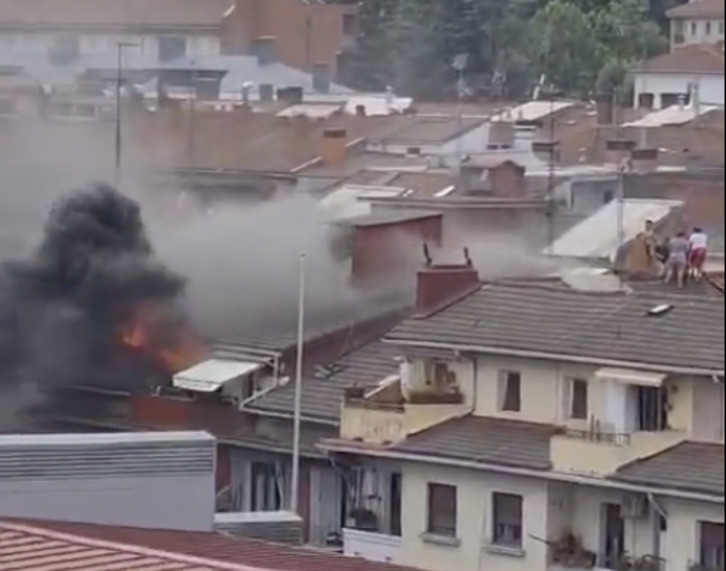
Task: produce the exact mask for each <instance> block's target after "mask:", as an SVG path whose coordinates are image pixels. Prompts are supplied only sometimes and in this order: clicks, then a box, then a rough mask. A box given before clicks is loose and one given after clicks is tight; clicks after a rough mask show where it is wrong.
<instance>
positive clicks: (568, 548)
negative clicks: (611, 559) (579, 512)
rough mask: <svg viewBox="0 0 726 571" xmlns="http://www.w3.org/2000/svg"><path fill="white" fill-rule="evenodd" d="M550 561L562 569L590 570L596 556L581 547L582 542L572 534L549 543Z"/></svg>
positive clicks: (593, 565)
mask: <svg viewBox="0 0 726 571" xmlns="http://www.w3.org/2000/svg"><path fill="white" fill-rule="evenodd" d="M550 549H551V553H552V560H553V562H554V563H557V564H559V565H562V566H563V567H580V568H584V569H592V568H593V567H595V560H596V559H597V556H596V555H595V553H593V552H592V551H589V550H587V549H585V548H584V547H583V546H582V540H581V539H580V538H579V537H577V536H576V535H574V534H573V533H567V534H565V536H564V537H563V538H562V539H560V540H558V541H554V542H552V543H550Z"/></svg>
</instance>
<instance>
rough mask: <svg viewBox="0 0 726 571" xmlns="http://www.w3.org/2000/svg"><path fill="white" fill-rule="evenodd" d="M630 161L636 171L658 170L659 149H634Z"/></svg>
mask: <svg viewBox="0 0 726 571" xmlns="http://www.w3.org/2000/svg"><path fill="white" fill-rule="evenodd" d="M630 161H631V164H632V165H633V170H634V171H635V172H639V173H650V172H655V171H656V170H658V149H655V148H644V149H633V150H632V151H630Z"/></svg>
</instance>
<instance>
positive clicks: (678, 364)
mask: <svg viewBox="0 0 726 571" xmlns="http://www.w3.org/2000/svg"><path fill="white" fill-rule="evenodd" d="M663 304H671V305H672V306H673V307H672V310H670V311H668V312H666V313H665V314H661V315H659V316H658V317H654V316H652V315H649V314H648V312H649V311H650V310H651V309H653V308H654V307H657V306H660V305H663ZM724 309H725V308H724V299H723V298H721V297H710V296H699V295H685V294H682V295H672V296H671V295H668V294H667V293H658V292H632V293H630V292H627V291H625V292H616V293H600V292H592V291H578V290H574V289H565V288H562V287H561V286H556V285H553V284H549V283H546V282H539V281H534V282H519V283H513V282H499V283H492V284H487V285H484V286H482V287H481V289H479V290H478V291H476V292H474V293H472V294H471V295H469V296H468V297H466V298H464V299H463V300H461V301H459V302H458V303H456V304H454V305H452V306H450V307H448V308H446V309H444V310H443V311H440V312H438V313H436V314H434V315H432V316H430V317H427V318H418V319H417V318H413V319H408V320H407V321H404V322H403V323H402V324H401V325H399V326H398V327H396V328H394V329H393V330H392V331H391V332H390V333H389V334H388V335H387V336H386V337H387V339H388V340H390V341H392V342H394V343H396V342H400V343H405V344H410V345H417V344H419V345H422V346H427V345H430V346H441V345H449V346H456V347H463V348H471V350H474V351H477V352H481V353H484V354H493V355H519V356H530V357H538V358H550V359H553V360H563V361H574V362H588V363H593V364H599V365H607V364H615V363H618V364H623V365H625V364H627V366H632V367H638V366H641V367H643V368H660V369H663V370H678V371H688V372H693V373H699V372H700V373H702V374H712V373H722V372H723V369H724Z"/></svg>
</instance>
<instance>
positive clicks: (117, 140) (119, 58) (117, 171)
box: [114, 42, 136, 186]
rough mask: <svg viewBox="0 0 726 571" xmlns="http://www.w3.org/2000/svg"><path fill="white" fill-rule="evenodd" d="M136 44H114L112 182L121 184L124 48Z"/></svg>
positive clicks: (117, 184)
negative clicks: (114, 95)
mask: <svg viewBox="0 0 726 571" xmlns="http://www.w3.org/2000/svg"><path fill="white" fill-rule="evenodd" d="M135 46H136V44H131V43H128V42H118V43H117V44H116V125H115V133H114V182H115V183H116V186H119V184H120V183H121V84H122V70H123V66H122V64H123V50H124V48H130V47H135Z"/></svg>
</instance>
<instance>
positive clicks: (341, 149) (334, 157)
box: [320, 129, 348, 166]
mask: <svg viewBox="0 0 726 571" xmlns="http://www.w3.org/2000/svg"><path fill="white" fill-rule="evenodd" d="M347 142H348V133H347V132H346V130H345V129H325V131H323V140H322V141H321V144H320V158H321V159H322V160H323V164H324V165H327V166H340V165H342V164H343V163H345V159H346V155H347V148H346V144H347Z"/></svg>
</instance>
